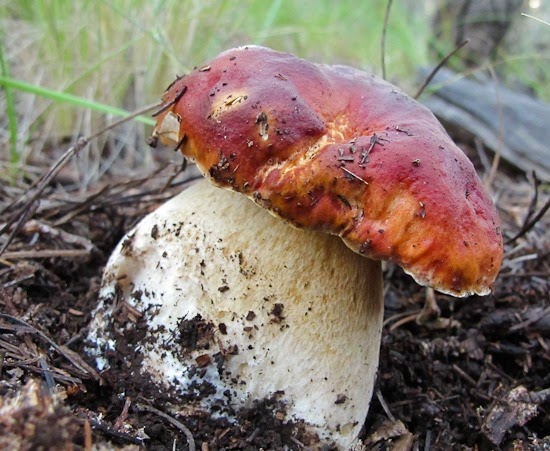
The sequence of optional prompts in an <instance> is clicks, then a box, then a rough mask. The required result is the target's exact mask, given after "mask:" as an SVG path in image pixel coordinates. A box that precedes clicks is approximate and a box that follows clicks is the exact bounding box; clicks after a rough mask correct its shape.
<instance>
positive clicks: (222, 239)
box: [88, 181, 383, 449]
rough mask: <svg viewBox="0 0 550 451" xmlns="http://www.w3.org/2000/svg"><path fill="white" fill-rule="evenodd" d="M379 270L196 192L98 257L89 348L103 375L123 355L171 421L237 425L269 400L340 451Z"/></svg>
mask: <svg viewBox="0 0 550 451" xmlns="http://www.w3.org/2000/svg"><path fill="white" fill-rule="evenodd" d="M243 225H244V226H243ZM380 266H381V265H380V262H375V261H372V260H368V259H365V258H361V257H360V256H359V255H357V254H354V253H353V252H350V251H349V249H347V248H346V246H345V245H344V244H343V243H342V242H341V240H339V239H338V238H337V237H334V236H330V235H326V234H319V233H314V232H311V231H306V230H297V229H295V228H292V227H289V225H288V224H285V223H284V222H283V221H280V220H279V219H277V218H275V217H273V216H272V215H270V214H269V213H267V212H266V211H265V210H263V209H261V208H258V207H257V206H256V205H254V204H253V203H252V202H250V201H249V200H248V199H246V198H245V197H244V196H241V195H239V194H237V193H233V192H229V191H222V190H220V189H218V188H216V187H214V186H212V185H211V184H210V183H208V182H206V181H201V182H199V183H197V184H196V185H194V186H192V187H191V188H189V189H186V190H184V191H183V192H182V193H181V194H179V195H178V196H176V197H174V198H173V199H171V200H170V201H168V202H167V203H165V204H163V205H162V206H161V207H160V208H158V209H157V210H156V211H154V212H153V213H151V214H150V215H148V216H147V217H146V218H144V219H143V220H142V221H141V222H140V223H139V224H138V225H137V226H136V227H135V228H134V229H133V230H132V231H130V232H129V233H128V234H127V235H126V236H125V237H124V238H123V239H122V241H121V242H120V244H119V245H118V246H117V248H116V249H115V251H114V252H113V254H112V255H111V258H110V260H109V262H108V264H107V266H106V269H105V273H104V277H103V283H102V288H101V291H100V301H101V303H100V306H99V308H98V310H97V311H96V312H95V313H94V319H93V321H92V324H91V326H90V335H89V337H88V342H89V343H90V351H91V353H92V354H95V355H96V357H97V358H98V364H100V365H106V364H109V363H116V362H117V361H120V360H121V358H120V357H118V356H117V355H116V350H117V349H118V348H119V347H120V348H121V349H126V348H128V349H126V354H124V355H128V357H125V358H123V361H122V364H124V365H131V368H132V369H133V370H134V372H140V373H141V374H142V375H143V374H145V375H148V376H149V377H150V378H151V381H152V382H153V384H154V385H155V386H156V387H158V388H159V390H160V391H162V393H163V395H165V396H168V395H169V394H170V393H173V395H170V396H172V400H171V403H172V407H173V408H174V409H175V410H176V411H179V412H181V411H182V410H183V411H185V412H187V414H188V415H193V412H195V413H197V412H198V413H197V414H198V415H199V417H200V414H201V412H203V413H204V412H208V413H209V415H212V416H213V417H214V418H215V417H220V416H221V417H225V418H228V419H229V420H230V421H234V422H238V418H239V412H240V411H241V409H246V408H251V407H253V406H254V403H255V402H260V403H261V402H268V403H269V402H271V400H275V401H276V403H275V405H276V407H277V410H279V413H280V414H281V415H282V419H280V420H279V421H280V422H281V423H287V422H288V423H290V424H291V425H292V424H293V425H294V426H295V427H296V429H295V430H294V431H293V433H297V434H300V431H302V432H304V431H305V435H304V436H301V435H298V436H297V438H298V439H299V440H300V441H302V442H303V443H305V442H306V441H308V440H311V441H310V442H308V443H307V444H308V446H309V445H311V446H316V444H317V443H318V441H319V440H320V441H322V442H323V443H325V444H327V443H330V442H331V441H334V442H335V443H336V444H337V445H338V447H339V448H341V449H349V448H350V445H351V444H352V442H353V441H354V440H355V439H356V438H357V436H358V434H359V432H360V430H361V427H362V425H363V422H364V420H365V418H366V414H367V411H368V407H369V401H370V398H371V394H372V389H373V384H374V379H375V373H376V369H377V366H378V354H379V347H380V336H381V330H382V314H383V286H382V272H381V268H380ZM124 311H128V312H130V314H127V315H124V314H123V312H124ZM132 316H133V317H134V319H133V320H132ZM128 317H129V319H125V318H128ZM136 317H137V318H138V319H136ZM136 335H138V336H139V337H140V338H139V340H134V339H133V338H132V337H136ZM105 357H107V359H108V362H105V361H104V360H102V359H104V358H105ZM107 377H108V376H107ZM274 410H275V409H274ZM273 414H275V412H273ZM245 418H246V419H245V421H247V422H250V421H253V418H249V417H245ZM254 421H256V420H254ZM257 421H258V427H263V423H261V421H262V420H261V419H260V418H259V419H258V420H257ZM313 436H317V437H316V438H315V437H313ZM308 437H309V438H308ZM250 446H254V443H253V442H252V443H251V445H250Z"/></svg>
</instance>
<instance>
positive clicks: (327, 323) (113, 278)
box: [90, 46, 503, 449]
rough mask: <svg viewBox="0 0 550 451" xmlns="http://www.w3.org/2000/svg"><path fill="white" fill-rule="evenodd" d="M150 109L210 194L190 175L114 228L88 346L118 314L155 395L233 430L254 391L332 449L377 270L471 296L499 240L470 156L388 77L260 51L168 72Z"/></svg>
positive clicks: (350, 437)
mask: <svg viewBox="0 0 550 451" xmlns="http://www.w3.org/2000/svg"><path fill="white" fill-rule="evenodd" d="M156 117H157V127H156V129H155V132H154V134H153V136H154V138H155V139H160V140H161V141H162V142H163V143H164V144H168V145H173V146H175V148H176V149H177V150H180V151H181V152H182V153H183V154H184V155H185V156H186V157H187V158H189V159H191V160H193V161H194V162H195V163H196V164H197V167H198V168H199V170H200V171H201V172H202V173H203V174H204V175H205V177H206V178H207V179H209V180H210V181H211V182H213V184H214V185H217V186H218V187H221V188H226V191H225V192H224V191H223V190H219V189H217V188H214V187H211V186H209V185H208V184H207V183H206V182H201V183H200V184H197V186H195V187H192V188H190V189H188V190H186V191H184V192H183V193H181V194H180V195H179V196H177V197H176V198H174V199H172V200H171V201H169V202H168V203H167V204H165V205H163V206H161V207H160V208H159V209H158V210H157V211H156V212H154V213H152V214H151V215H150V216H148V217H147V218H145V219H144V220H143V221H142V222H141V223H140V224H139V225H138V226H137V227H136V228H135V229H134V230H133V231H131V232H130V233H129V234H128V236H127V237H126V238H125V239H123V241H122V242H121V244H119V246H118V247H117V249H115V251H114V253H113V255H112V256H111V259H110V261H109V263H108V265H107V268H106V271H105V275H104V281H103V288H102V291H101V294H100V299H101V306H100V308H99V310H98V313H97V315H96V317H95V320H94V321H95V322H94V324H93V326H92V334H91V336H90V340H91V342H93V343H95V345H94V346H95V347H96V353H98V351H97V350H106V349H108V348H109V347H110V348H113V347H116V340H115V341H113V339H112V338H113V336H114V335H113V334H111V335H105V333H104V332H101V331H102V330H109V329H111V330H112V329H115V330H119V331H120V330H123V329H124V328H125V327H129V326H128V323H127V322H126V323H124V321H123V322H122V324H118V323H117V325H116V326H113V325H112V324H113V318H114V317H115V316H116V315H115V313H116V312H120V309H121V307H120V306H121V305H122V306H126V307H127V308H129V309H130V310H131V311H133V312H134V321H137V319H136V317H135V315H138V316H140V315H141V316H140V317H141V320H144V321H145V324H146V326H147V328H146V330H147V332H146V337H145V338H144V340H143V341H142V342H141V343H136V344H135V346H136V347H135V350H136V352H138V353H139V354H140V356H141V357H140V358H142V360H143V362H142V366H141V369H140V371H142V372H145V373H147V374H148V375H149V376H150V377H151V379H152V380H153V381H155V383H156V384H159V385H160V386H164V387H169V388H170V389H171V390H173V392H174V393H175V394H176V395H175V396H174V398H173V399H174V405H178V403H177V396H181V397H186V399H187V400H186V401H180V404H179V408H181V407H182V405H183V404H185V403H187V405H191V406H192V407H193V408H195V409H206V410H208V411H210V412H216V413H217V414H219V415H221V416H226V417H227V418H230V419H231V420H232V421H237V418H238V412H239V410H240V409H243V408H247V407H250V406H251V405H252V404H253V403H254V401H258V400H270V402H271V403H275V404H273V405H276V406H277V407H274V410H277V412H278V415H279V416H278V417H277V418H278V419H279V420H280V421H281V422H282V423H288V424H293V425H295V431H294V432H295V433H297V434H298V433H299V434H300V435H299V439H300V440H301V441H302V442H303V443H306V444H308V445H309V446H315V443H322V442H324V443H327V442H329V441H333V442H334V443H335V444H336V446H337V447H339V448H342V449H346V448H348V447H349V446H350V445H351V444H352V443H353V441H354V440H355V439H356V438H357V436H358V434H359V431H360V428H361V425H362V423H363V421H364V419H365V416H366V412H367V410H368V404H369V400H370V397H371V393H372V387H373V382H374V376H375V369H376V366H377V362H378V347H379V340H380V333H381V318H382V316H381V315H382V310H383V308H382V294H383V291H382V285H381V269H380V261H381V260H388V261H391V262H393V263H396V264H398V265H399V266H401V267H402V268H403V269H404V270H405V272H407V273H408V274H410V275H411V276H412V277H413V278H414V279H415V280H416V281H417V282H418V283H420V284H422V285H425V286H431V287H433V288H435V289H436V290H438V291H441V292H443V293H447V294H451V295H453V296H458V297H465V296H468V295H471V294H480V295H486V294H488V293H489V292H490V291H491V288H492V285H493V283H494V280H495V277H496V275H497V273H498V270H499V267H500V263H501V260H502V253H503V249H502V237H501V233H500V227H499V219H498V215H497V212H496V209H495V207H494V205H493V203H492V201H491V199H490V197H489V196H488V194H487V193H486V192H485V190H484V188H483V185H482V183H481V181H480V180H479V178H478V177H477V175H476V172H475V170H474V167H473V165H472V164H471V163H470V161H469V160H468V159H467V158H466V156H465V155H464V154H463V153H462V152H461V151H460V149H459V148H458V147H457V146H456V145H455V144H454V143H453V141H452V140H451V138H450V137H449V136H448V135H447V133H446V132H445V130H444V129H443V127H442V126H441V125H440V124H439V122H438V121H437V120H436V119H435V117H434V116H433V114H432V113H431V112H430V111H429V110H427V109H426V108H425V107H423V106H422V105H420V104H419V103H417V102H415V101H414V100H412V99H411V98H409V97H407V96H406V95H405V94H403V93H402V92H400V91H399V90H398V88H396V87H395V86H393V85H391V84H389V83H387V82H385V81H382V80H379V79H377V78H375V77H374V76H372V75H368V74H366V73H364V72H361V71H359V70H357V69H353V68H350V67H345V66H327V65H319V64H314V63H311V62H308V61H305V60H302V59H298V58H296V57H295V56H292V55H289V54H285V53H279V52H276V51H273V50H270V49H267V48H263V47H256V46H247V47H240V48H236V49H232V50H229V51H227V52H224V53H222V54H220V55H219V56H217V57H216V58H215V59H214V60H212V61H211V62H210V63H209V64H208V65H206V66H202V67H200V68H197V69H195V70H193V71H192V72H191V73H189V74H188V75H185V76H183V77H180V78H178V79H177V80H176V81H175V82H174V83H172V84H171V85H170V86H169V87H168V89H167V90H166V92H165V93H164V95H163V106H162V107H161V108H160V110H159V111H158V113H157V114H156ZM235 192H238V193H242V194H244V195H245V196H246V197H248V198H250V199H252V200H253V201H254V203H256V204H257V205H259V206H261V207H263V209H259V208H257V207H256V206H254V204H253V203H252V202H249V201H248V200H247V199H246V197H245V196H241V195H240V194H238V193H235ZM265 210H267V211H268V212H270V213H271V214H272V215H269V214H267V213H266V212H265ZM279 219H282V220H283V221H280V220H279ZM285 222H286V223H288V224H290V225H292V226H294V227H289V225H288V224H285ZM315 232H325V233H324V234H320V233H315ZM338 237H340V238H341V239H342V240H340V239H339V238H338ZM342 241H343V243H345V246H344V245H343V243H342ZM346 246H347V247H348V248H350V249H351V250H352V251H355V252H350V251H349V249H346ZM363 257H366V258H363ZM128 306H129V307H128ZM136 312H138V313H136ZM119 320H120V318H119ZM106 324H111V326H110V328H109V327H106ZM132 327H133V326H132ZM102 334H103V335H102ZM199 382H200V383H202V384H207V385H208V386H209V387H210V390H206V391H207V392H208V393H207V395H204V393H202V394H201V396H198V395H197V396H195V397H194V398H193V397H192V396H190V393H192V392H193V390H194V391H197V390H198V389H197V386H198V385H197V384H199ZM199 392H200V390H199ZM203 392H204V390H203ZM190 398H192V400H191V402H190V401H189V399H190Z"/></svg>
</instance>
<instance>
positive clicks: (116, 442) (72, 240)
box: [0, 143, 550, 450]
mask: <svg viewBox="0 0 550 451" xmlns="http://www.w3.org/2000/svg"><path fill="white" fill-rule="evenodd" d="M468 144H469V143H463V147H466V148H467V149H468ZM470 156H471V157H472V158H473V159H474V160H475V159H476V155H475V153H472V155H470ZM174 173H175V170H174V167H173V166H168V167H167V168H165V169H164V170H161V171H159V172H157V173H155V174H153V175H150V176H147V177H144V178H142V179H139V178H135V177H134V178H133V179H132V180H129V181H128V180H112V181H110V182H108V183H106V184H105V185H104V186H98V187H95V188H94V189H93V190H91V191H90V192H88V193H85V194H79V192H78V191H77V190H76V188H75V186H73V185H72V184H70V183H69V182H66V181H65V182H64V183H61V182H60V181H59V179H58V181H57V182H56V183H52V184H51V185H50V186H48V188H47V189H46V191H45V192H44V193H43V195H42V199H43V201H42V203H41V205H40V206H38V207H37V208H36V209H35V210H36V211H35V212H34V215H33V219H30V216H29V218H27V219H23V220H22V221H21V225H22V227H21V228H20V230H19V232H18V233H17V234H15V235H14V236H13V241H11V243H10V245H9V247H7V249H6V251H5V252H4V253H3V255H2V256H0V282H1V285H0V309H1V312H2V313H1V314H0V395H1V398H0V449H44V450H46V449H52V450H54V449H86V450H88V449H92V445H98V446H99V444H104V445H105V446H106V447H107V449H112V448H115V447H119V448H122V447H125V448H124V449H141V448H146V449H151V450H171V449H174V446H175V447H176V448H177V449H188V445H187V443H188V440H191V439H193V440H194V442H195V444H196V446H197V448H200V449H202V450H216V449H250V450H255V449H261V448H263V449H302V448H304V445H303V444H304V443H307V437H304V436H298V437H297V436H295V435H291V432H290V431H291V426H292V425H289V424H285V423H284V422H283V418H284V415H281V412H283V411H284V406H283V405H280V404H279V403H278V401H277V399H276V397H274V398H273V399H271V400H267V401H264V402H262V403H258V405H256V406H255V408H253V409H251V410H249V411H246V412H242V413H241V414H240V418H241V420H240V422H239V424H238V426H236V425H234V424H229V423H228V422H227V421H225V420H223V419H222V420H214V419H213V418H211V417H210V416H209V415H208V413H207V412H203V413H202V414H197V413H196V412H195V413H194V414H192V415H185V414H182V415H177V416H174V415H168V413H167V410H165V409H164V407H165V405H166V401H167V399H168V398H167V396H168V395H169V394H167V393H163V392H162V391H161V390H158V389H156V388H154V387H153V385H151V384H148V383H147V381H146V380H143V378H142V377H141V376H140V377H136V376H135V375H134V373H133V371H132V368H133V366H135V365H132V361H131V359H129V358H119V359H118V360H117V361H116V364H114V365H112V367H111V370H109V371H108V372H105V373H104V374H99V373H98V372H97V371H96V370H95V369H94V368H93V361H92V359H90V358H89V357H88V356H87V355H86V353H85V352H84V346H85V343H84V338H85V336H86V334H87V326H88V324H89V322H90V319H91V315H92V312H93V310H94V308H95V307H96V304H97V295H98V290H99V286H100V280H101V275H102V270H103V267H104V265H105V263H106V261H107V258H108V256H109V254H110V252H111V251H112V249H113V248H114V246H115V245H116V243H117V242H118V241H119V240H120V239H121V238H122V237H123V235H124V233H125V232H126V231H127V230H129V228H130V227H131V226H132V225H133V224H135V223H136V221H138V220H139V219H140V218H141V217H143V216H144V215H145V214H146V213H147V212H149V211H150V210H151V209H153V208H155V206H157V205H158V204H159V203H161V202H163V201H164V200H165V199H167V198H169V197H170V196H172V195H173V194H174V193H176V192H178V191H179V190H181V189H183V188H184V187H185V183H186V182H185V181H186V180H187V179H189V178H190V177H191V178H192V176H194V174H195V173H194V172H192V171H191V172H190V170H189V169H188V170H186V171H185V172H182V173H178V174H177V175H176V176H175V177H174ZM190 174H191V176H190ZM33 182H34V180H23V181H21V182H19V183H18V184H9V183H7V181H6V183H4V182H3V183H2V186H1V187H0V214H1V216H0V227H3V225H4V224H8V225H7V226H6V227H5V228H4V229H3V231H2V232H1V234H0V247H2V246H3V245H4V244H5V243H6V242H7V240H8V238H9V237H10V233H11V231H12V230H14V228H15V224H16V222H17V220H18V219H19V218H21V213H22V212H23V211H25V210H24V209H22V204H21V203H15V204H13V203H14V202H16V201H18V199H20V198H21V197H22V196H23V195H24V194H25V193H26V192H27V191H28V190H29V189H30V186H31V185H32V183H33ZM492 187H493V193H496V194H497V199H498V206H499V209H500V212H501V216H502V220H503V231H504V236H505V239H506V240H510V239H512V238H514V237H515V236H516V235H518V234H520V235H521V236H519V237H517V238H516V239H514V240H513V241H511V242H509V243H507V245H506V259H505V262H504V265H503V268H502V271H501V274H500V276H499V278H498V280H497V284H496V289H495V291H494V293H493V294H492V295H490V296H488V297H484V298H477V297H473V298H470V299H467V300H455V299H453V298H450V297H448V296H445V295H439V294H438V295H437V301H438V304H439V306H440V308H441V310H442V311H441V317H440V318H439V319H438V318H432V320H430V321H427V322H426V323H424V324H418V323H417V321H416V320H415V319H416V316H417V315H418V313H419V312H420V309H421V306H422V304H423V301H424V299H425V297H426V293H425V290H424V289H423V288H421V287H419V286H417V285H416V284H415V283H414V282H413V281H412V280H411V279H410V278H409V277H408V276H406V275H405V274H403V273H402V272H401V270H399V269H398V268H393V267H391V266H390V267H388V268H387V271H386V279H387V283H388V289H387V293H386V299H385V301H386V314H385V316H386V323H385V327H384V330H383V339H382V348H381V357H380V367H379V372H378V380H377V383H376V387H375V394H374V395H373V400H372V403H371V408H370V412H369V416H368V418H367V421H366V424H365V427H364V432H363V434H362V438H363V441H364V443H365V449H377V450H378V449H379V450H383V449H401V450H408V449H417V450H418V449H422V450H449V449H481V450H489V449H507V450H512V449H513V450H529V449H532V450H535V449H550V435H549V434H550V415H549V411H550V389H549V387H550V371H549V369H550V340H549V337H550V310H549V308H550V307H549V294H548V293H549V292H550V279H549V275H550V259H549V255H550V243H549V240H548V232H547V230H548V224H549V222H550V221H549V219H548V215H546V216H544V215H543V216H542V218H538V219H537V221H535V223H534V225H533V226H532V227H531V228H530V229H529V230H525V227H524V226H525V225H526V224H528V223H529V222H530V220H532V219H533V218H535V217H536V215H537V213H538V212H539V211H541V208H543V206H544V205H545V202H547V199H548V197H549V190H548V186H547V185H546V186H544V185H542V186H540V184H539V185H537V184H536V183H535V181H533V180H532V178H530V177H526V176H525V175H522V174H518V173H512V172H508V173H504V172H503V171H500V172H498V174H497V176H496V177H495V179H494V180H493V183H492ZM11 219H13V221H12V222H10V220H11ZM531 222H533V221H531ZM46 251H47V252H46ZM124 314H126V315H132V312H131V311H130V312H124ZM181 327H182V328H183V329H184V330H183V331H184V332H186V333H185V334H183V335H184V336H185V337H186V339H187V340H189V346H196V345H197V343H193V333H192V332H193V330H192V328H191V329H189V324H184V323H182V326H181ZM188 329H189V330H188ZM187 332H188V333H187ZM118 346H119V347H121V349H120V351H121V352H120V356H124V355H125V353H124V352H123V349H122V347H124V340H123V339H122V338H121V340H119V342H118ZM111 358H116V356H111Z"/></svg>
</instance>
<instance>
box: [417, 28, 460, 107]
mask: <svg viewBox="0 0 550 451" xmlns="http://www.w3.org/2000/svg"><path fill="white" fill-rule="evenodd" d="M468 42H469V41H468V39H466V40H465V41H463V42H461V43H460V44H458V45H457V46H456V47H455V48H454V49H453V51H452V52H451V53H449V54H448V55H447V56H445V58H443V59H442V60H441V61H440V62H439V64H438V65H437V66H435V67H434V69H433V70H432V71H431V72H430V74H429V75H428V76H427V77H426V80H424V83H422V84H421V85H420V87H419V88H418V91H416V94H415V95H414V99H418V98H419V97H420V96H421V95H422V93H423V92H424V90H425V89H426V87H427V86H428V85H429V84H430V82H431V81H432V79H433V78H434V77H435V74H437V71H438V70H439V69H441V68H442V67H443V66H444V65H445V64H447V61H449V60H450V59H451V58H452V57H453V55H454V54H455V53H456V52H458V51H459V50H460V49H461V48H462V47H464V46H465V45H466V44H468Z"/></svg>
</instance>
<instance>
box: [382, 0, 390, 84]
mask: <svg viewBox="0 0 550 451" xmlns="http://www.w3.org/2000/svg"><path fill="white" fill-rule="evenodd" d="M391 4H392V0H388V3H386V13H385V14H384V27H383V28H382V40H381V42H380V44H381V47H382V48H381V56H382V78H383V79H384V80H385V79H386V34H387V31H388V21H389V20H390V10H391Z"/></svg>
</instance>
